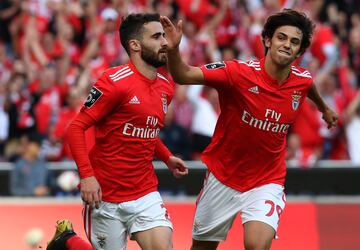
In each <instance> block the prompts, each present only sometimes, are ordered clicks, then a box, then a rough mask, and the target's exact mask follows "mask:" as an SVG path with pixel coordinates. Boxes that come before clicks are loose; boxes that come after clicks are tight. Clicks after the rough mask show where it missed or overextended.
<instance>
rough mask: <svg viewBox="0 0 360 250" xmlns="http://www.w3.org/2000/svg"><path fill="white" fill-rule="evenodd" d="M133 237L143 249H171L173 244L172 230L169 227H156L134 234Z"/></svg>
mask: <svg viewBox="0 0 360 250" xmlns="http://www.w3.org/2000/svg"><path fill="white" fill-rule="evenodd" d="M133 239H134V240H136V241H137V243H138V244H139V246H140V247H141V249H143V250H146V249H148V250H151V249H156V250H170V249H173V246H172V230H171V228H169V227H155V228H152V229H149V230H145V231H141V232H137V233H134V234H133Z"/></svg>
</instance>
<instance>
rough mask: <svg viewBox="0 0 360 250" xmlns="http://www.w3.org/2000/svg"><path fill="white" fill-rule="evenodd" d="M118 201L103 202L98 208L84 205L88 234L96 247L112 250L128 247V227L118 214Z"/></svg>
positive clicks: (121, 249) (102, 249)
mask: <svg viewBox="0 0 360 250" xmlns="http://www.w3.org/2000/svg"><path fill="white" fill-rule="evenodd" d="M118 213H119V212H118V205H117V204H116V203H108V202H101V204H100V207H99V208H98V209H90V208H89V206H88V205H85V207H84V213H83V217H84V225H85V231H86V235H87V237H88V239H89V241H90V242H91V244H92V246H93V248H94V249H101V250H111V249H120V250H124V249H125V248H126V242H127V229H126V225H125V223H123V222H122V221H121V220H120V218H119V214H118Z"/></svg>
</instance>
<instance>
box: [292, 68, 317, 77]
mask: <svg viewBox="0 0 360 250" xmlns="http://www.w3.org/2000/svg"><path fill="white" fill-rule="evenodd" d="M292 73H293V74H294V75H297V76H301V77H306V78H312V77H311V75H310V73H309V72H307V73H306V72H303V73H298V72H296V71H294V70H293V71H292Z"/></svg>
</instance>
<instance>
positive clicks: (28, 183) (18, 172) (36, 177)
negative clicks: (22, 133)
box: [10, 139, 50, 196]
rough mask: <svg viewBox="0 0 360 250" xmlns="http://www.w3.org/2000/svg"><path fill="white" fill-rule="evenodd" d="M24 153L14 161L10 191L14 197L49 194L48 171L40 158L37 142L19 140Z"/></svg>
mask: <svg viewBox="0 0 360 250" xmlns="http://www.w3.org/2000/svg"><path fill="white" fill-rule="evenodd" d="M21 141H22V142H23V143H24V144H25V145H21V146H22V147H24V151H23V152H21V155H20V156H19V158H18V159H17V160H16V161H15V166H14V169H13V170H12V171H11V178H10V191H11V194H12V195H16V196H46V195H48V194H49V191H50V189H49V187H48V185H47V181H48V169H47V166H46V162H45V161H44V160H43V159H42V158H41V157H40V154H39V153H40V145H39V143H38V142H34V141H27V140H26V139H23V140H21Z"/></svg>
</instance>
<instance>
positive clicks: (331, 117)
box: [307, 83, 339, 128]
mask: <svg viewBox="0 0 360 250" xmlns="http://www.w3.org/2000/svg"><path fill="white" fill-rule="evenodd" d="M307 97H309V98H310V100H311V101H313V102H314V103H315V104H316V106H317V108H318V110H319V111H320V112H321V113H322V114H323V115H322V118H323V120H324V121H325V122H326V123H327V125H328V128H331V127H335V126H336V124H337V121H338V119H339V117H338V114H337V113H336V112H335V111H333V110H332V109H331V108H329V107H328V106H327V105H326V103H325V102H324V100H323V99H322V98H321V96H320V94H319V92H318V91H317V89H316V86H315V84H314V83H313V84H312V86H311V89H310V90H309V92H308V95H307Z"/></svg>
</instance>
